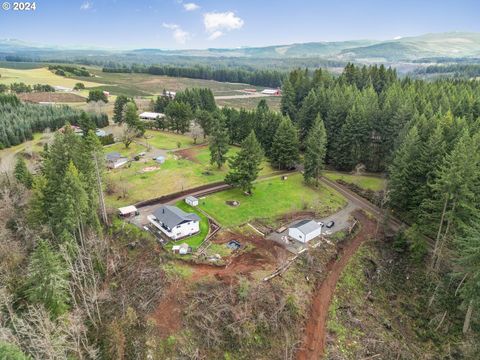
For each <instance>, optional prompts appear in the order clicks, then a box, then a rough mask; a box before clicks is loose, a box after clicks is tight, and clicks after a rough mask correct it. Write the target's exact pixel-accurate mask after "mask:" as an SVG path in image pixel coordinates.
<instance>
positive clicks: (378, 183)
mask: <svg viewBox="0 0 480 360" xmlns="http://www.w3.org/2000/svg"><path fill="white" fill-rule="evenodd" d="M324 176H325V177H326V178H327V179H329V180H333V181H336V180H343V181H345V182H347V183H351V184H355V185H357V186H359V187H361V188H362V189H365V190H372V191H380V190H383V189H384V188H385V179H382V178H380V177H376V176H367V175H351V174H343V173H338V172H331V171H327V172H325V173H324Z"/></svg>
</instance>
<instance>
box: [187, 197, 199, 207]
mask: <svg viewBox="0 0 480 360" xmlns="http://www.w3.org/2000/svg"><path fill="white" fill-rule="evenodd" d="M185 202H186V203H187V204H188V205H190V206H198V199H197V198H196V197H195V196H187V197H186V198H185Z"/></svg>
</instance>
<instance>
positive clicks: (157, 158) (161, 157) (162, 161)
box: [154, 155, 165, 164]
mask: <svg viewBox="0 0 480 360" xmlns="http://www.w3.org/2000/svg"><path fill="white" fill-rule="evenodd" d="M154 160H155V161H156V162H157V163H159V164H163V163H164V162H165V156H162V155H159V156H157V157H156V158H155V159H154Z"/></svg>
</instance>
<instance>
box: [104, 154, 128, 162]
mask: <svg viewBox="0 0 480 360" xmlns="http://www.w3.org/2000/svg"><path fill="white" fill-rule="evenodd" d="M105 157H106V158H107V160H108V161H115V160H118V159H120V158H123V157H124V156H122V155H120V154H119V153H118V152H111V153H108V154H107V155H105Z"/></svg>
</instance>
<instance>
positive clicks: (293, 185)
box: [199, 174, 346, 227]
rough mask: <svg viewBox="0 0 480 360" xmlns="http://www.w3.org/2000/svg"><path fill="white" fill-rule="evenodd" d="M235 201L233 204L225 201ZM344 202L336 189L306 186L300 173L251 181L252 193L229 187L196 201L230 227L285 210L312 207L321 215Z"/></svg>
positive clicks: (335, 209)
mask: <svg viewBox="0 0 480 360" xmlns="http://www.w3.org/2000/svg"><path fill="white" fill-rule="evenodd" d="M232 200H237V201H239V202H240V205H239V206H236V207H233V206H230V205H227V204H226V201H232ZM344 205H346V200H345V199H344V198H343V197H342V196H341V195H340V194H338V193H337V192H335V191H333V190H331V189H329V188H326V187H321V188H320V189H318V190H317V189H313V188H310V187H308V186H306V185H304V183H303V178H302V176H301V175H300V174H295V175H291V176H289V177H288V179H287V180H285V181H283V180H281V179H280V176H278V177H275V178H270V179H265V180H261V181H259V182H258V183H256V184H255V189H254V192H253V195H252V196H245V195H243V194H242V192H241V191H240V190H238V189H232V190H227V191H223V192H220V193H216V194H213V195H210V196H207V197H206V198H205V199H201V200H200V204H199V206H200V208H201V209H202V210H204V211H205V212H206V213H208V214H209V215H210V216H212V217H213V218H214V219H216V220H217V221H218V222H219V223H220V224H221V225H223V226H226V227H232V226H236V225H240V224H243V223H246V222H248V221H251V220H253V219H257V218H264V219H273V218H275V217H277V216H280V215H283V214H287V213H289V212H295V211H301V210H314V211H316V212H317V213H319V214H321V215H327V214H330V213H333V212H335V211H337V210H339V209H340V208H342V207H343V206H344Z"/></svg>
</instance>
